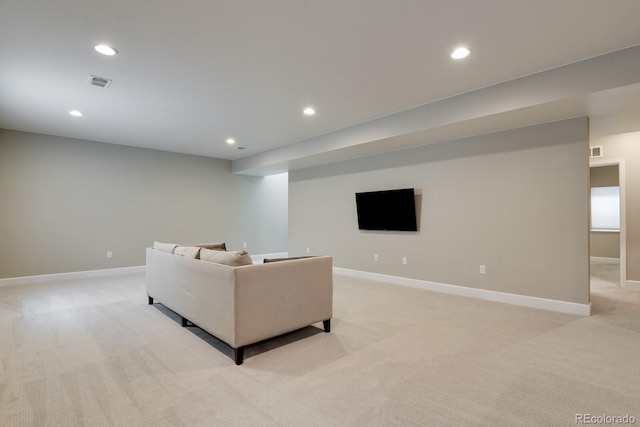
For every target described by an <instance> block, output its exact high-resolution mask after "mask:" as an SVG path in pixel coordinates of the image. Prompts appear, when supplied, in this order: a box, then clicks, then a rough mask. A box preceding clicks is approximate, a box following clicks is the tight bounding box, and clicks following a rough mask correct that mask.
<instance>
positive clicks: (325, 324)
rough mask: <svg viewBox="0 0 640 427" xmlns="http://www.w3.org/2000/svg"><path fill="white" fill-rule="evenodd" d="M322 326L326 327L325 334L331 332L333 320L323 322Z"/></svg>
mask: <svg viewBox="0 0 640 427" xmlns="http://www.w3.org/2000/svg"><path fill="white" fill-rule="evenodd" d="M322 326H324V331H325V332H331V319H327V320H323V321H322Z"/></svg>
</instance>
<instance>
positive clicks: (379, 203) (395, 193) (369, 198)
mask: <svg viewBox="0 0 640 427" xmlns="http://www.w3.org/2000/svg"><path fill="white" fill-rule="evenodd" d="M356 208H357V210H358V228H359V229H360V230H393V231H418V225H417V222H416V202H415V195H414V190H413V188H403V189H399V190H387V191H370V192H367V193H356Z"/></svg>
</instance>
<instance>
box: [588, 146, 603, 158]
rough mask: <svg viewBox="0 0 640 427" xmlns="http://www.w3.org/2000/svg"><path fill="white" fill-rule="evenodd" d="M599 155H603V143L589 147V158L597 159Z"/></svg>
mask: <svg viewBox="0 0 640 427" xmlns="http://www.w3.org/2000/svg"><path fill="white" fill-rule="evenodd" d="M597 157H602V145H597V146H595V147H589V158H590V159H595V158H597Z"/></svg>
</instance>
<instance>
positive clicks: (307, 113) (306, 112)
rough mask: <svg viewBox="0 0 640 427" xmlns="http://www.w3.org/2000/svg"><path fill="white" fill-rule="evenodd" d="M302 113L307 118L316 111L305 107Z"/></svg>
mask: <svg viewBox="0 0 640 427" xmlns="http://www.w3.org/2000/svg"><path fill="white" fill-rule="evenodd" d="M302 112H303V113H304V114H305V115H307V116H313V115H314V114H315V113H316V110H314V109H313V108H311V107H307V108H305V109H304V110H303V111H302Z"/></svg>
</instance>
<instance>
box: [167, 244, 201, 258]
mask: <svg viewBox="0 0 640 427" xmlns="http://www.w3.org/2000/svg"><path fill="white" fill-rule="evenodd" d="M173 253H174V254H176V255H180V256H183V257H185V258H193V259H198V255H199V254H200V248H198V247H195V246H177V247H176V249H175V250H174V251H173Z"/></svg>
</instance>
